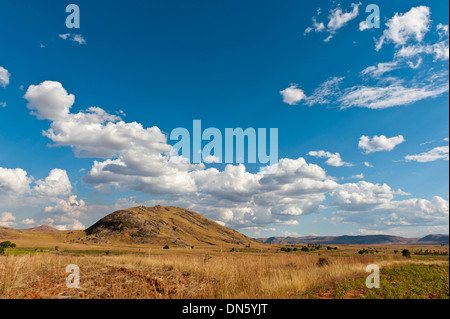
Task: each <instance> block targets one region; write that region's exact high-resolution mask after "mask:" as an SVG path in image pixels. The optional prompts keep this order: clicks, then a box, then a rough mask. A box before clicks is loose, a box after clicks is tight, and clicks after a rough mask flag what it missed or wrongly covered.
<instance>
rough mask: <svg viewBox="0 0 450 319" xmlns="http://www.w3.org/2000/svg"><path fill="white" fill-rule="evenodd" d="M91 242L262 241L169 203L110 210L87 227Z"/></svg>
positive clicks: (186, 243) (193, 243)
mask: <svg viewBox="0 0 450 319" xmlns="http://www.w3.org/2000/svg"><path fill="white" fill-rule="evenodd" d="M85 233H86V240H87V241H91V242H94V243H102V242H128V243H141V244H160V245H166V244H167V245H169V246H171V245H172V246H178V247H190V246H197V245H214V246H219V245H224V244H228V245H248V244H253V245H261V243H260V242H258V241H256V240H254V239H252V238H250V237H247V236H245V235H243V234H241V233H239V232H237V231H235V230H233V229H230V228H227V227H224V226H222V225H219V224H218V223H216V222H214V221H211V220H209V219H207V218H205V217H203V216H202V215H200V214H198V213H195V212H193V211H190V210H187V209H184V208H179V207H172V206H167V207H163V206H155V207H144V206H140V207H134V208H130V209H124V210H119V211H116V212H114V213H111V214H109V215H107V216H105V217H103V218H102V219H100V220H99V221H98V222H96V223H95V224H94V225H92V226H91V227H89V228H88V229H86V231H85Z"/></svg>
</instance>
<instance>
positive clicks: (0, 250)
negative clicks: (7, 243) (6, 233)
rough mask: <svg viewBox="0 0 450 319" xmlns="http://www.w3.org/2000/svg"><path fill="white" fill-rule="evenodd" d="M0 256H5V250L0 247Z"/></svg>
mask: <svg viewBox="0 0 450 319" xmlns="http://www.w3.org/2000/svg"><path fill="white" fill-rule="evenodd" d="M0 255H5V248H3V247H0Z"/></svg>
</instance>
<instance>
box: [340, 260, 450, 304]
mask: <svg viewBox="0 0 450 319" xmlns="http://www.w3.org/2000/svg"><path fill="white" fill-rule="evenodd" d="M365 282H366V277H362V278H359V279H355V280H348V281H344V282H340V283H335V284H334V287H333V298H336V299H341V298H346V297H352V298H362V299H449V266H448V265H423V264H410V265H402V266H395V267H392V268H386V269H380V288H372V289H369V288H367V287H366V284H365Z"/></svg>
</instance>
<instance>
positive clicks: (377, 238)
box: [257, 235, 449, 245]
mask: <svg viewBox="0 0 450 319" xmlns="http://www.w3.org/2000/svg"><path fill="white" fill-rule="evenodd" d="M257 240H259V241H261V242H263V243H266V244H291V245H292V244H294V245H295V244H297V245H302V244H326V245H419V244H420V245H428V244H429V245H442V244H444V245H448V243H449V236H448V235H428V236H425V237H423V238H405V237H400V236H391V235H363V236H347V235H345V236H304V237H270V238H257Z"/></svg>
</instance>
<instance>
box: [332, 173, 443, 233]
mask: <svg viewBox="0 0 450 319" xmlns="http://www.w3.org/2000/svg"><path fill="white" fill-rule="evenodd" d="M409 195H410V194H407V193H405V192H403V191H402V190H400V189H399V190H393V189H391V188H390V187H389V186H388V185H386V184H384V185H379V184H372V183H368V182H365V181H360V182H358V183H349V184H342V185H340V186H339V187H338V188H337V189H336V190H335V191H333V192H331V194H330V196H331V199H330V201H329V203H328V204H329V205H330V206H334V207H336V208H337V209H338V211H337V212H336V215H337V216H338V217H336V218H339V220H340V223H347V224H354V225H359V226H360V227H364V228H368V232H370V233H373V231H374V230H381V231H385V230H387V229H392V228H395V227H405V226H425V225H429V226H438V225H443V224H444V225H445V224H448V214H449V211H448V210H449V202H448V201H446V200H444V199H443V198H441V197H439V196H435V197H434V198H433V199H432V200H431V201H430V200H426V199H418V198H410V199H404V200H396V198H395V197H396V196H409Z"/></svg>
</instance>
